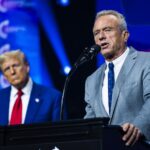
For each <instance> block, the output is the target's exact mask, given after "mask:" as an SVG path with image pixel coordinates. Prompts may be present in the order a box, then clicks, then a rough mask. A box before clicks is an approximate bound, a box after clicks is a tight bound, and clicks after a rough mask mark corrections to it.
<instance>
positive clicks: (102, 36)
mask: <svg viewBox="0 0 150 150" xmlns="http://www.w3.org/2000/svg"><path fill="white" fill-rule="evenodd" d="M103 39H106V36H105V33H104V32H101V33H100V34H99V40H100V41H101V40H103Z"/></svg>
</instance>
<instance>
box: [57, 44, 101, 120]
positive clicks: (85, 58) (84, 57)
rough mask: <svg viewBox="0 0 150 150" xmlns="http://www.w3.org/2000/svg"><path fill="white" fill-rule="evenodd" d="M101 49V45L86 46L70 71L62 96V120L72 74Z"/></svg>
mask: <svg viewBox="0 0 150 150" xmlns="http://www.w3.org/2000/svg"><path fill="white" fill-rule="evenodd" d="M100 50H101V47H100V46H99V45H93V46H92V47H91V48H85V49H84V51H83V52H82V54H81V55H80V56H79V58H78V60H77V61H76V63H75V64H74V66H73V67H72V69H71V71H70V72H69V74H68V76H67V78H66V80H65V84H64V88H63V93H62V98H61V109H60V120H63V119H64V116H63V115H64V107H65V106H64V105H65V99H66V92H67V90H68V85H69V82H70V79H71V76H72V75H73V73H74V72H75V71H76V70H77V68H78V67H79V66H80V65H82V64H83V63H85V62H88V61H90V60H92V59H93V58H94V57H95V56H96V55H97V54H98V53H99V52H100Z"/></svg>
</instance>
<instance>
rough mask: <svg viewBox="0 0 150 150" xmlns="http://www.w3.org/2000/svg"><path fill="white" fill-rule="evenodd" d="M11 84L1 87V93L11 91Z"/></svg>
mask: <svg viewBox="0 0 150 150" xmlns="http://www.w3.org/2000/svg"><path fill="white" fill-rule="evenodd" d="M10 89H11V88H10V86H9V87H6V88H3V89H0V94H5V93H7V92H10Z"/></svg>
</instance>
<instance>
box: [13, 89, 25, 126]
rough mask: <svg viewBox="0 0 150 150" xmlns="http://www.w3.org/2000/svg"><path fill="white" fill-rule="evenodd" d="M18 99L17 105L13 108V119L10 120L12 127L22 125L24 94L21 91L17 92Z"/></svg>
mask: <svg viewBox="0 0 150 150" xmlns="http://www.w3.org/2000/svg"><path fill="white" fill-rule="evenodd" d="M17 95H18V97H17V99H16V101H15V104H14V106H13V110H12V114H11V119H10V125H16V124H21V123H22V101H21V96H22V95H23V92H22V91H21V90H18V92H17Z"/></svg>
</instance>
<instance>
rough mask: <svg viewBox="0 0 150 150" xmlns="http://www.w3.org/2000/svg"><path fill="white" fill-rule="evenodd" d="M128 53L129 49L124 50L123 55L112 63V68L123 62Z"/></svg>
mask: <svg viewBox="0 0 150 150" xmlns="http://www.w3.org/2000/svg"><path fill="white" fill-rule="evenodd" d="M128 53H129V47H127V48H126V50H125V51H124V53H123V54H122V55H121V56H119V57H118V58H116V59H115V60H113V61H112V63H113V64H114V66H116V65H118V64H120V62H123V61H124V60H125V58H126V57H127V55H128ZM109 63H110V62H108V61H107V60H106V64H107V65H108V64H109Z"/></svg>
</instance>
